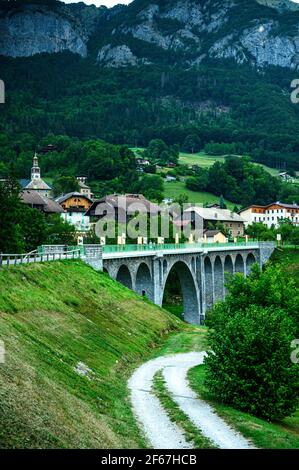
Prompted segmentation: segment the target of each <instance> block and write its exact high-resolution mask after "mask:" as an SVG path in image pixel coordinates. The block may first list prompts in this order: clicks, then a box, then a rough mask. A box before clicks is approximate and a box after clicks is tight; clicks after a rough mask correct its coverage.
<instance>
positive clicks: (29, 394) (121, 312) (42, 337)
mask: <svg viewBox="0 0 299 470" xmlns="http://www.w3.org/2000/svg"><path fill="white" fill-rule="evenodd" d="M178 324H179V322H178V320H176V319H174V318H173V317H171V316H170V314H167V313H166V312H165V311H163V310H161V309H159V308H158V307H155V306H154V305H152V304H150V303H148V302H146V301H144V300H143V299H141V298H139V297H137V296H136V295H135V294H134V293H133V292H130V291H128V290H127V289H125V288H124V287H122V286H121V285H119V284H117V283H115V282H113V281H112V280H110V279H109V278H108V277H107V276H106V275H105V274H99V273H97V272H95V271H93V270H92V269H91V268H89V267H88V266H86V265H84V264H83V263H81V262H79V261H74V262H72V261H71V262H57V263H52V264H51V263H50V264H44V265H32V266H28V267H23V268H16V269H13V270H9V271H5V270H2V271H1V272H0V339H1V340H2V341H4V344H5V348H6V355H5V363H4V364H0V422H1V427H0V448H15V447H18V448H20V447H21V448H24V447H25V448H36V447H39V448H46V447H55V448H56V447H59V448H70V447H79V448H84V447H91V448H107V447H109V448H114V447H121V448H128V447H131V448H132V447H140V446H144V445H145V444H144V442H143V439H142V437H141V436H140V433H139V431H138V429H137V427H136V424H135V420H134V418H133V416H132V412H131V409H130V404H129V401H128V400H127V390H126V379H127V377H128V375H129V374H130V373H131V371H132V370H133V368H134V366H136V365H137V364H138V363H140V362H142V361H144V360H145V358H146V356H147V355H149V353H151V351H152V349H153V348H154V347H155V345H157V344H159V342H160V340H161V337H162V336H163V334H165V333H166V332H167V331H169V330H171V329H174V328H176V327H177V326H178Z"/></svg>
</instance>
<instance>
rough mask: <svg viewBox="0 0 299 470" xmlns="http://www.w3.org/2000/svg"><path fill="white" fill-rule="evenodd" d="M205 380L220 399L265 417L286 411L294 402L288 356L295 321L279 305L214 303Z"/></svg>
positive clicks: (296, 374)
mask: <svg viewBox="0 0 299 470" xmlns="http://www.w3.org/2000/svg"><path fill="white" fill-rule="evenodd" d="M214 318H218V321H217V322H216V323H215V329H214V330H212V332H211V333H210V343H209V344H210V351H209V352H208V355H207V358H206V360H205V364H206V366H207V376H206V384H207V386H208V388H209V389H210V391H211V392H212V393H213V394H214V395H215V397H217V400H220V401H222V402H224V403H226V404H229V405H231V406H233V407H235V408H237V409H239V410H242V411H246V412H249V413H251V414H253V415H256V416H260V417H263V418H266V419H269V420H270V419H271V420H275V419H281V418H284V417H286V416H289V415H291V414H292V413H293V412H294V411H295V410H296V408H297V406H298V404H299V400H298V380H299V368H298V365H297V364H293V363H292V362H291V359H290V356H291V341H292V339H293V338H294V331H295V330H294V323H293V321H292V319H291V318H289V317H288V316H286V314H285V312H284V310H283V309H279V308H275V307H266V308H265V307H261V306H257V305H250V306H248V307H247V308H246V309H245V311H244V310H238V311H235V312H234V313H232V312H231V311H230V309H229V307H228V305H227V304H225V302H224V303H220V304H218V305H217V306H216V307H215V309H214Z"/></svg>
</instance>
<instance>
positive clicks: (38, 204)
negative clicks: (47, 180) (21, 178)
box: [21, 189, 64, 214]
mask: <svg viewBox="0 0 299 470" xmlns="http://www.w3.org/2000/svg"><path fill="white" fill-rule="evenodd" d="M21 200H22V202H23V203H24V204H26V205H27V206H29V207H32V208H33V209H38V210H40V211H41V212H44V213H45V214H63V213H64V209H63V208H62V207H61V205H60V204H58V203H57V202H56V201H55V200H54V199H51V198H48V197H47V196H44V195H42V194H40V193H39V192H37V191H34V190H32V189H23V190H22V192H21Z"/></svg>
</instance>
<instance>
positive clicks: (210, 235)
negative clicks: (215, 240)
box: [203, 230, 224, 238]
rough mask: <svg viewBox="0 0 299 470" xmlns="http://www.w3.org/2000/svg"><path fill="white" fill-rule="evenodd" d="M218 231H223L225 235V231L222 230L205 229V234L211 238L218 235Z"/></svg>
mask: <svg viewBox="0 0 299 470" xmlns="http://www.w3.org/2000/svg"><path fill="white" fill-rule="evenodd" d="M218 233H222V235H224V233H223V232H221V230H205V231H204V233H203V234H204V235H206V236H207V237H208V238H209V237H215V236H216V235H218Z"/></svg>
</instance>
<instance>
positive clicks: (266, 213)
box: [239, 201, 299, 228]
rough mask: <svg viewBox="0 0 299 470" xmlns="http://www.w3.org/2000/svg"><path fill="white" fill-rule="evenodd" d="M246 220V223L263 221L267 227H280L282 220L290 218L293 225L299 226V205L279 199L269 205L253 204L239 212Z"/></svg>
mask: <svg viewBox="0 0 299 470" xmlns="http://www.w3.org/2000/svg"><path fill="white" fill-rule="evenodd" d="M239 214H240V216H241V217H242V218H243V219H244V220H245V225H246V226H248V225H251V224H253V223H262V224H264V225H265V226H266V227H268V228H271V227H275V228H278V227H279V223H280V222H281V221H282V220H289V221H290V222H291V223H292V224H293V225H295V226H299V205H298V204H295V203H293V204H285V203H283V202H280V201H277V202H273V203H272V204H268V205H267V206H260V205H252V206H249V207H246V208H245V209H243V210H241V211H240V212H239Z"/></svg>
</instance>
